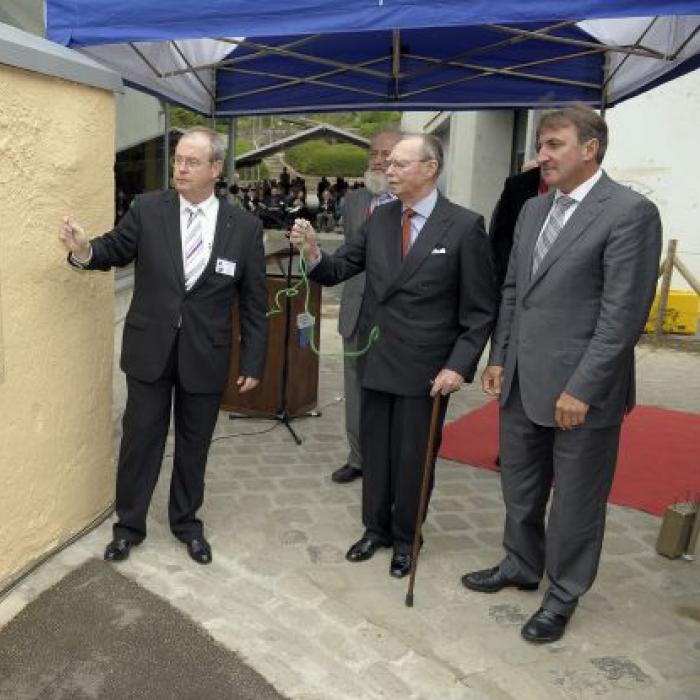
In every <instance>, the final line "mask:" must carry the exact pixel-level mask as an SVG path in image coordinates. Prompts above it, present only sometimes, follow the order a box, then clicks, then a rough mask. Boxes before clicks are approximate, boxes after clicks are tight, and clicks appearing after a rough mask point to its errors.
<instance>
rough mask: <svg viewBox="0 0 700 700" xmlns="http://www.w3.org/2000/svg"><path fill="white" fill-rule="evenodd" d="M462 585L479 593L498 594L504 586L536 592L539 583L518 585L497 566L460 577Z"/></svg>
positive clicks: (518, 583)
mask: <svg viewBox="0 0 700 700" xmlns="http://www.w3.org/2000/svg"><path fill="white" fill-rule="evenodd" d="M462 585H463V586H465V587H466V588H469V589H471V590H472V591H479V593H498V591H500V590H501V589H502V588H505V587H506V586H515V587H516V588H518V589H520V590H521V591H536V590H537V587H538V586H539V583H520V582H518V581H514V580H513V579H511V578H508V577H507V576H506V575H505V574H504V573H503V572H502V571H501V568H500V567H498V566H494V567H493V569H482V570H481V571H472V572H471V573H469V574H464V576H462Z"/></svg>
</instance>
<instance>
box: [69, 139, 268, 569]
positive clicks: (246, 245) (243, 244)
mask: <svg viewBox="0 0 700 700" xmlns="http://www.w3.org/2000/svg"><path fill="white" fill-rule="evenodd" d="M224 158H225V151H224V149H223V147H222V146H221V144H220V142H219V137H218V135H217V134H216V133H215V132H214V131H212V130H211V129H206V128H202V127H195V128H193V129H190V130H188V131H186V132H185V133H184V134H183V136H182V137H181V138H180V141H179V142H178V144H177V148H176V149H175V156H174V158H173V159H172V165H173V176H172V181H173V185H174V188H175V191H172V190H169V191H166V192H156V193H150V194H145V195H142V196H141V197H138V198H137V199H136V200H135V202H134V204H133V205H132V206H131V208H130V209H129V210H128V212H127V213H126V215H125V216H124V217H123V218H122V219H121V221H120V222H119V224H118V225H117V227H116V228H115V229H114V230H112V231H110V232H109V233H106V234H104V235H103V236H99V237H98V238H93V239H92V240H90V239H88V237H87V235H86V234H85V231H84V230H83V229H82V228H81V227H80V226H79V225H78V224H77V223H75V222H74V221H73V220H71V219H70V218H69V217H65V219H64V222H63V225H62V227H61V230H60V233H59V237H60V239H61V240H62V241H63V244H64V245H65V247H66V248H67V249H68V251H69V262H70V263H71V264H72V265H73V266H74V267H78V268H81V269H85V270H108V269H110V268H111V267H122V266H124V265H128V264H130V263H132V262H134V263H135V267H134V294H133V298H132V301H131V306H130V308H129V311H128V313H127V315H126V318H125V322H124V337H123V343H122V353H121V368H122V370H123V371H124V372H125V374H126V382H127V390H128V396H127V403H126V409H125V411H124V417H123V435H122V441H121V449H120V453H119V465H118V469H117V488H116V510H117V518H118V520H117V522H116V523H115V525H114V537H113V539H112V541H111V542H110V543H109V544H108V545H107V548H106V550H105V553H104V558H105V559H106V560H108V561H123V560H124V559H126V558H127V557H128V556H129V552H130V550H131V548H132V547H133V546H134V545H137V544H139V543H140V542H141V541H142V540H143V539H144V538H145V537H146V514H147V512H148V507H149V504H150V501H151V496H152V494H153V489H154V488H155V485H156V482H157V480H158V473H159V471H160V465H161V463H162V461H163V452H164V447H165V440H166V437H167V434H168V428H169V425H170V411H171V403H172V400H173V394H174V411H173V414H174V423H175V453H174V460H173V473H172V479H171V482H170V502H169V507H168V516H169V521H170V529H171V531H172V532H173V534H174V535H175V537H177V538H178V539H179V540H181V541H182V542H183V543H185V544H186V545H187V551H188V553H189V555H190V557H191V558H192V559H193V560H194V561H195V562H197V563H198V564H208V563H210V562H211V558H212V553H211V547H210V545H209V543H208V542H207V540H206V539H205V537H204V530H203V524H202V521H201V520H199V519H198V518H197V517H196V514H197V510H198V509H199V508H200V507H201V505H202V502H203V498H204V470H205V466H206V460H207V453H208V451H209V445H210V442H211V436H212V433H213V431H214V426H215V424H216V419H217V416H218V411H219V403H220V399H221V394H222V392H223V389H224V386H225V383H226V380H227V377H228V369H229V354H230V348H231V338H232V314H231V309H232V305H233V303H234V301H236V299H237V300H238V308H239V321H240V328H241V364H240V367H241V370H240V376H239V377H238V379H237V384H238V387H239V391H241V392H245V391H250V390H251V389H254V388H255V387H256V386H257V384H258V381H259V380H258V377H260V375H261V373H262V370H263V362H264V358H265V349H266V342H267V321H266V318H265V313H266V306H267V303H266V302H267V292H266V286H265V260H264V252H263V247H262V231H261V228H262V227H261V224H260V221H259V220H258V219H257V218H256V217H254V216H251V215H250V214H247V213H245V212H244V211H242V210H241V209H239V208H236V207H232V206H231V205H230V204H228V202H227V201H226V200H224V199H218V198H217V197H216V196H215V194H214V186H215V183H216V182H217V180H218V179H219V177H220V175H221V169H222V166H223V160H224Z"/></svg>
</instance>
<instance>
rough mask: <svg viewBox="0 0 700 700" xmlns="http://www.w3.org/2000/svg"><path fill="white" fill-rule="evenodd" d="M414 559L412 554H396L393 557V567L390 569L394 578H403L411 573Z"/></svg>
mask: <svg viewBox="0 0 700 700" xmlns="http://www.w3.org/2000/svg"><path fill="white" fill-rule="evenodd" d="M412 560H413V557H412V556H411V553H410V552H394V556H393V557H391V566H390V567H389V573H390V574H391V575H392V576H393V577H394V578H403V577H404V576H407V575H408V574H409V573H411V562H412Z"/></svg>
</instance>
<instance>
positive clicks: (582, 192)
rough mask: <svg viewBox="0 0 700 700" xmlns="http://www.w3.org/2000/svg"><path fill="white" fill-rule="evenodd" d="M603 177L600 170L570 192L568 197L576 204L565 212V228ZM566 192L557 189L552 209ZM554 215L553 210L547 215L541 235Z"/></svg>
mask: <svg viewBox="0 0 700 700" xmlns="http://www.w3.org/2000/svg"><path fill="white" fill-rule="evenodd" d="M602 176H603V170H602V169H601V168H598V170H596V171H595V173H593V175H591V177H589V178H588V180H586V181H585V182H582V183H581V184H580V185H579V186H578V187H575V188H574V189H573V190H571V192H569V193H568V194H567V195H566V196H567V197H571V199H573V200H574V203H573V204H572V205H571V206H569V208H568V209H566V211H564V226H566V223H567V221H568V220H569V219H570V218H571V215H572V214H573V213H574V212H575V211H576V209H577V207H578V205H579V204H581V202H582V201H583V198H584V197H585V196H586V195H587V194H588V193H589V192H590V191H591V190H592V189H593V186H594V185H595V183H596V182H598V180H600V178H601V177H602ZM563 196H564V192H562V191H561V190H559V189H557V190H556V192H555V193H554V199H553V200H552V207H554V202H556V201H557V199H559V197H563ZM551 214H552V210H551V209H550V210H549V214H547V218H546V219H545V220H544V224H543V226H542V228H541V229H540V235H542V231H544V230H545V228H546V227H547V223H548V222H549V217H550V216H551Z"/></svg>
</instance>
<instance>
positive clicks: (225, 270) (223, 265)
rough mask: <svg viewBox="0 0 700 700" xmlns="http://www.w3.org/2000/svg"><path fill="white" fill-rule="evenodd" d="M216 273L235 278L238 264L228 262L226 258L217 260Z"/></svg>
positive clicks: (231, 261)
mask: <svg viewBox="0 0 700 700" xmlns="http://www.w3.org/2000/svg"><path fill="white" fill-rule="evenodd" d="M216 271H217V272H218V273H219V274H220V275H228V276H229V277H233V276H234V275H235V274H236V263H235V262H233V260H226V258H217V259H216Z"/></svg>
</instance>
